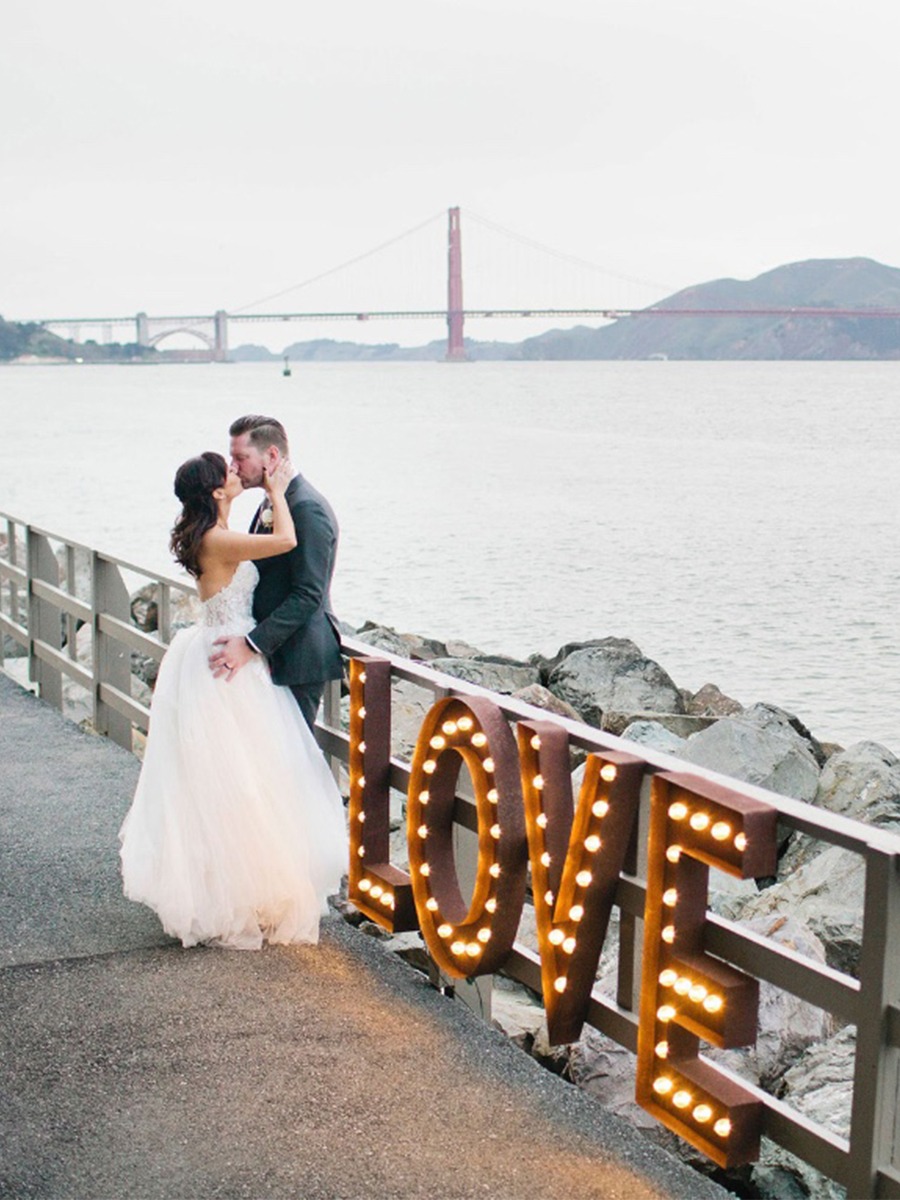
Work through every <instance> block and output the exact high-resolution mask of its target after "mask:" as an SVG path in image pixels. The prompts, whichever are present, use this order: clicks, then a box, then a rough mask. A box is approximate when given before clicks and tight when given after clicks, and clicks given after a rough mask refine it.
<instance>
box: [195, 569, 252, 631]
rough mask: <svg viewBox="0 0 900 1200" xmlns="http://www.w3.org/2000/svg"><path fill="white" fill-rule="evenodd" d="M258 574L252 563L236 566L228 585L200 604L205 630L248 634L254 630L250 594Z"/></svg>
mask: <svg viewBox="0 0 900 1200" xmlns="http://www.w3.org/2000/svg"><path fill="white" fill-rule="evenodd" d="M258 579H259V572H258V571H257V569H256V566H255V565H254V564H253V563H252V562H242V563H238V567H237V570H236V571H235V573H234V575H233V576H232V578H231V583H229V584H228V586H227V587H223V588H222V590H221V591H219V592H216V594H215V595H214V596H210V598H209V599H208V600H203V601H201V608H202V623H203V625H204V626H206V627H207V628H208V629H216V630H226V631H227V632H229V633H239V634H242V633H247V632H248V631H249V630H250V629H252V628H253V625H254V621H253V592H254V589H255V588H256V582H257V580H258Z"/></svg>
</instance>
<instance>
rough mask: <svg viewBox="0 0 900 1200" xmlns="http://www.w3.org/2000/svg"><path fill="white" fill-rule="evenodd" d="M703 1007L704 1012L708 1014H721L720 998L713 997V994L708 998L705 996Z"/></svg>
mask: <svg viewBox="0 0 900 1200" xmlns="http://www.w3.org/2000/svg"><path fill="white" fill-rule="evenodd" d="M703 1007H704V1008H705V1009H706V1011H707V1012H708V1013H717V1012H721V1010H722V997H721V996H717V995H715V993H713V994H712V995H710V996H707V997H706V999H705V1000H704V1001H703Z"/></svg>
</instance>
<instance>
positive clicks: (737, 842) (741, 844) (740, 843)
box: [734, 833, 747, 854]
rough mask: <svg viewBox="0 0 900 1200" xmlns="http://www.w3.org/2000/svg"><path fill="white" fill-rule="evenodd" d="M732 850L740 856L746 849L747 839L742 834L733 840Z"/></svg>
mask: <svg viewBox="0 0 900 1200" xmlns="http://www.w3.org/2000/svg"><path fill="white" fill-rule="evenodd" d="M734 848H735V850H739V851H740V853H741V854H743V853H744V851H745V850H746V849H747V837H746V835H745V834H743V833H739V834H738V835H737V837H736V838H735V839H734Z"/></svg>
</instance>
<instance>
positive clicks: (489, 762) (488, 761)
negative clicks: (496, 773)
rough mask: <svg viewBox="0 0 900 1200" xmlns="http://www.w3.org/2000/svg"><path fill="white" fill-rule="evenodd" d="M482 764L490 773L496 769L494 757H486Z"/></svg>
mask: <svg viewBox="0 0 900 1200" xmlns="http://www.w3.org/2000/svg"><path fill="white" fill-rule="evenodd" d="M481 765H482V766H483V767H484V769H485V770H486V771H487V772H488V774H490V773H491V771H493V769H494V760H493V759H492V758H486V759H485V760H484V762H483V763H482V764H481Z"/></svg>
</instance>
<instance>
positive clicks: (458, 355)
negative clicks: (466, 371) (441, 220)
mask: <svg viewBox="0 0 900 1200" xmlns="http://www.w3.org/2000/svg"><path fill="white" fill-rule="evenodd" d="M447 215H448V216H449V218H450V228H449V240H448V251H447V268H448V270H447V362H465V361H466V351H465V345H464V343H463V321H464V317H463V294H462V240H461V234H460V228H459V209H458V208H451V209H449V210H448V214H447Z"/></svg>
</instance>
